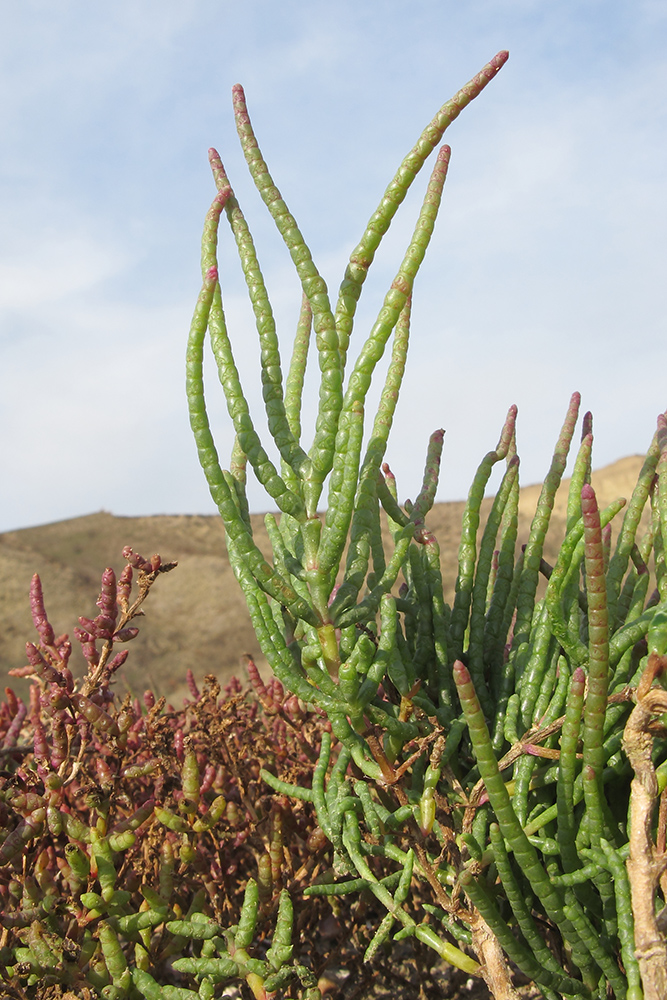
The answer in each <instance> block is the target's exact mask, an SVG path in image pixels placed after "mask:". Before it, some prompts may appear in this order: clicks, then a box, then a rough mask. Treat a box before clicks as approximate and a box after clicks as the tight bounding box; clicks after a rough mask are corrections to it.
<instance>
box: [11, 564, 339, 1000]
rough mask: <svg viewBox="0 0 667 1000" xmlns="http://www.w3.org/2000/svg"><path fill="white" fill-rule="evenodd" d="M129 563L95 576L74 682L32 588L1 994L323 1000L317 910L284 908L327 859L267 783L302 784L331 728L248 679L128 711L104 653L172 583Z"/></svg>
mask: <svg viewBox="0 0 667 1000" xmlns="http://www.w3.org/2000/svg"><path fill="white" fill-rule="evenodd" d="M123 554H124V556H125V557H126V559H127V560H128V562H127V564H126V566H125V569H124V570H123V572H122V573H121V574H120V576H119V577H118V578H116V575H115V574H114V572H113V570H112V569H110V568H109V569H106V570H105V571H104V573H103V575H102V582H101V593H100V596H99V600H98V602H97V603H98V608H99V612H100V613H99V614H98V615H97V616H96V617H95V618H94V619H89V618H84V617H82V618H80V619H79V620H80V623H81V627H80V628H78V629H77V630H76V638H77V639H78V642H79V645H80V648H81V650H82V652H83V656H84V658H85V661H86V664H87V670H86V672H85V673H84V675H83V676H82V677H81V678H79V679H78V680H75V679H74V676H73V673H72V670H71V669H70V666H69V663H70V657H71V654H72V644H71V643H70V641H69V638H68V637H67V636H66V635H59V636H58V635H56V633H55V630H54V628H53V627H52V625H51V623H50V621H49V618H48V616H47V613H46V610H45V607H44V599H43V595H42V588H41V584H40V580H39V577H38V576H35V577H34V578H33V583H32V588H31V608H32V615H33V620H34V624H35V627H36V629H37V632H38V638H39V641H38V642H37V643H27V646H26V651H27V658H28V661H29V662H28V664H27V665H26V667H23V668H18V669H16V670H13V671H12V673H13V674H14V675H19V676H23V677H30V678H31V680H32V684H31V688H30V698H29V702H28V704H26V703H25V702H24V701H23V700H22V699H21V698H20V697H18V696H17V695H16V694H15V693H14V692H13V691H12V689H11V688H7V689H6V692H5V694H6V697H5V700H4V701H3V702H2V703H1V704H0V748H1V749H0V755H1V756H0V767H1V770H0V821H1V823H2V834H1V835H0V906H1V909H2V928H3V931H2V939H1V941H0V971H1V972H2V980H3V983H4V990H5V993H6V995H8V996H12V997H16V998H21V1000H23V998H25V997H34V996H38V997H40V998H47V997H49V998H50V997H54V998H55V997H59V996H60V995H61V993H60V989H61V988H62V989H69V990H75V991H77V992H76V993H75V994H74V995H75V996H86V995H91V993H90V991H94V993H95V994H99V995H101V996H103V997H106V998H109V1000H111V998H115V997H126V996H131V997H141V996H143V997H145V998H146V1000H153V998H161V997H164V998H165V1000H186V998H194V997H198V998H206V997H208V998H211V997H213V996H215V995H219V986H220V985H222V984H225V983H228V982H230V981H232V982H233V981H235V980H239V981H241V982H245V983H246V984H247V985H248V987H249V989H250V990H251V991H252V994H253V995H254V996H255V997H257V998H260V1000H262V998H264V997H266V996H267V995H268V994H269V993H273V992H275V990H277V989H278V988H279V987H281V986H285V985H286V984H288V983H290V982H292V981H294V982H295V983H296V984H299V983H301V986H302V994H301V995H302V996H303V997H307V998H310V1000H312V998H315V997H319V996H320V993H319V990H318V989H317V987H316V984H317V979H318V977H319V973H320V972H321V971H323V969H324V968H325V966H326V964H327V956H326V955H322V954H321V952H320V951H319V950H318V948H317V947H315V941H316V940H317V939H316V935H315V934H314V933H313V927H317V926H319V925H321V924H322V919H323V916H322V910H323V909H326V910H327V911H328V912H329V913H330V912H331V910H330V908H329V907H328V906H326V904H325V903H324V902H323V901H322V900H320V899H313V900H312V901H310V902H309V903H307V904H306V905H304V906H301V907H300V908H299V912H298V915H297V920H296V921H294V915H293V904H292V899H293V898H294V897H296V896H299V897H301V896H302V891H303V889H304V888H305V886H306V885H308V884H310V880H311V879H312V878H314V877H317V874H318V871H319V870H320V869H321V868H323V866H324V860H325V859H324V853H323V847H324V844H325V842H324V841H323V840H322V837H321V834H320V833H319V830H318V828H317V824H316V821H315V817H314V813H313V811H312V809H309V808H308V807H304V806H301V805H299V804H296V806H295V805H293V804H290V803H288V802H287V801H286V800H285V799H282V798H279V797H275V796H273V795H267V788H266V786H265V785H264V783H263V782H262V779H261V777H260V770H261V768H262V767H263V766H264V767H267V766H268V767H270V768H271V769H272V771H273V772H275V773H276V774H279V775H281V776H282V777H283V779H285V780H288V781H297V782H307V781H308V780H309V774H310V771H311V770H312V766H313V761H314V760H315V759H316V758H317V753H318V750H319V744H320V741H321V733H322V732H323V731H324V730H325V729H326V728H327V723H326V720H324V719H323V717H322V715H321V714H320V713H319V712H317V711H313V710H309V709H307V708H306V707H305V706H303V705H302V704H301V703H300V702H299V701H298V699H297V698H295V697H294V696H293V695H290V694H289V692H287V693H286V692H285V691H284V690H283V688H282V685H281V684H280V682H279V681H277V680H273V681H272V682H271V683H270V684H269V685H264V684H263V682H262V680H261V678H260V676H259V673H258V671H257V668H256V667H255V665H254V663H253V662H252V661H249V663H248V674H249V677H250V679H251V682H252V685H251V688H250V691H252V696H251V695H250V694H249V691H248V690H244V689H243V688H242V687H241V685H240V683H239V682H238V681H237V680H236V679H233V680H232V681H231V682H230V684H229V685H228V686H227V688H226V689H225V691H224V693H223V692H221V691H220V686H219V684H218V682H217V681H216V679H215V677H213V676H209V677H207V678H206V681H205V684H204V687H203V689H202V690H201V691H200V690H199V689H198V687H197V685H196V683H195V680H194V677H193V675H192V672H191V671H188V685H189V688H190V692H191V700H187V701H186V702H185V704H184V706H183V707H182V708H181V709H179V710H175V709H174V708H173V707H172V706H170V705H165V699H164V698H161V699H159V700H156V698H155V696H154V695H153V694H152V692H150V691H146V692H145V693H144V695H143V698H142V699H139V698H137V697H132V695H131V694H129V693H128V694H127V696H126V697H125V698H124V699H123V700H122V702H121V701H120V700H119V698H118V697H117V696H116V695H115V694H114V690H113V687H112V684H113V681H114V680H116V678H117V676H118V675H117V671H118V668H119V667H120V666H121V665H122V663H123V662H124V660H125V659H126V655H127V650H123V651H122V652H120V653H115V654H114V646H115V644H116V643H122V642H127V641H129V640H130V639H133V638H134V637H135V636H136V635H137V632H138V629H137V627H136V625H134V624H132V625H130V624H128V623H129V622H133V621H134V620H135V619H136V618H137V616H138V615H141V614H142V613H143V612H142V610H141V606H142V604H143V602H144V600H145V598H146V597H147V595H148V593H149V591H150V588H151V586H152V585H153V583H154V582H155V580H156V579H157V577H158V576H159V575H160V574H161V573H163V572H166V571H168V570H170V569H172V567H173V566H174V565H175V564H173V563H167V564H163V563H162V562H161V560H160V558H159V556H154V557H153V559H152V560H145V559H143V558H142V557H141V556H139V555H137V554H136V553H134V552H132V550H131V549H130V548H126V549H125V550H124V553H123ZM133 576H134V577H135V580H134V583H135V584H136V590H137V593H136V597H135V599H134V600H132V586H133ZM324 867H326V866H324ZM325 916H326V914H325ZM293 934H295V935H299V936H300V938H302V939H303V941H304V942H305V943H304V944H303V946H298V945H297V947H296V948H294V949H293V944H292V938H293ZM304 963H305V964H304ZM316 972H317V975H316ZM86 991H88V993H86ZM70 995H71V994H70Z"/></svg>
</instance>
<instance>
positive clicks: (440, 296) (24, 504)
mask: <svg viewBox="0 0 667 1000" xmlns="http://www.w3.org/2000/svg"><path fill="white" fill-rule="evenodd" d="M406 11H407V8H406V5H405V4H404V3H402V2H395V0H375V2H368V0H356V2H351V0H342V2H340V0H332V2H331V3H327V4H313V3H312V2H311V3H306V2H303V0H291V2H290V0H287V2H283V3H281V4H280V5H277V4H273V3H268V2H253V0H246V2H245V3H244V4H243V5H239V4H232V3H228V2H225V0H189V2H188V0H177V2H176V0H159V2H153V0H139V2H137V0H115V2H114V3H113V4H104V5H102V4H94V3H93V4H91V3H83V2H79V0H71V2H68V0H59V3H57V4H53V3H52V2H50V0H6V2H5V3H4V4H2V5H0V54H1V59H0V65H1V68H0V88H1V90H2V100H1V101H0V125H1V132H2V136H3V140H2V152H0V220H1V226H0V228H1V231H2V239H1V240H0V381H1V383H2V384H1V385H0V407H1V409H2V414H1V419H2V434H1V435H0V439H1V440H0V461H1V462H2V469H3V479H2V483H1V484H0V530H8V529H13V528H19V527H26V526H29V525H33V524H39V523H45V522H48V521H54V520H59V519H62V518H68V517H74V516H77V515H79V514H85V513H89V512H92V511H95V510H99V509H105V510H109V511H111V512H112V513H114V514H123V515H139V514H158V513H207V512H213V509H214V508H213V505H212V502H211V500H210V498H209V496H208V492H207V488H206V485H205V482H204V479H203V476H202V474H201V472H200V471H199V466H198V464H197V459H196V455H195V451H194V445H193V443H192V440H191V435H190V430H189V426H188V420H187V413H186V407H185V397H184V388H183V383H184V372H183V369H184V364H183V361H184V350H185V341H186V336H187V329H188V326H189V321H190V316H191V313H192V308H193V305H194V302H195V299H196V296H197V292H198V287H199V260H198V254H199V237H200V232H201V225H202V221H203V218H204V215H205V213H206V210H207V208H208V205H209V203H210V200H211V197H212V193H213V184H212V180H211V178H210V174H209V171H208V165H207V158H206V152H207V149H208V147H209V146H211V145H214V146H216V147H217V148H218V149H219V150H220V153H221V155H222V158H223V161H224V163H225V165H226V167H227V170H228V173H229V175H230V178H231V180H232V183H233V185H234V187H235V190H236V193H237V195H238V197H239V200H240V202H241V205H242V207H243V209H244V212H245V214H246V217H247V218H248V220H249V223H250V225H251V228H252V230H253V233H254V236H255V241H256V244H257V248H258V252H259V255H260V260H261V263H262V266H263V269H264V272H265V277H266V280H267V284H268V287H269V291H270V294H271V297H272V300H273V304H274V307H275V311H276V315H277V319H278V323H279V329H280V330H281V339H282V343H283V344H284V345H285V348H284V350H285V352H286V351H287V345H288V344H289V342H290V339H291V335H292V330H293V326H294V323H295V320H296V314H297V311H298V303H299V297H300V292H299V288H298V284H297V282H296V279H295V276H294V275H293V272H292V267H291V263H290V261H289V258H288V256H287V253H286V251H285V250H284V248H283V247H282V244H281V242H280V239H279V237H278V236H277V235H276V233H275V231H274V229H273V224H272V223H271V220H270V219H269V218H268V216H267V215H266V211H265V209H264V207H263V205H262V204H261V202H260V200H259V197H258V196H257V194H256V193H255V191H254V189H253V187H252V183H251V182H250V180H249V178H248V177H247V174H246V170H245V166H244V164H243V160H242V157H241V154H240V151H239V148H238V142H237V139H236V134H235V130H234V124H233V118H232V113H231V97H230V90H231V86H232V84H234V83H236V82H241V83H243V84H244V86H245V89H246V95H247V99H248V104H249V109H250V113H251V116H252V120H253V124H254V127H255V129H256V132H257V134H258V138H259V142H260V145H261V147H262V150H263V153H264V155H265V157H266V159H267V161H268V163H269V166H270V168H271V171H272V173H273V176H274V179H275V180H276V183H277V184H278V186H279V187H280V189H281V191H282V193H283V196H284V198H285V200H286V201H287V203H288V205H289V207H290V209H291V210H292V212H293V213H294V215H295V216H296V218H297V220H298V221H299V224H300V226H301V229H302V232H303V233H304V236H305V238H306V240H307V241H308V242H309V244H310V247H311V250H312V252H313V255H314V257H315V260H316V262H317V264H318V266H319V269H320V271H321V272H322V274H323V275H324V277H325V279H326V280H327V283H328V285H329V289H330V291H331V292H332V294H334V295H335V292H336V289H337V286H338V283H339V281H340V278H341V276H342V273H343V269H344V266H345V262H346V260H347V257H348V255H349V253H350V251H351V250H352V248H353V247H354V245H355V244H356V242H357V240H358V238H359V236H360V235H361V233H362V231H363V228H364V225H365V222H366V220H367V218H368V216H369V215H370V214H371V212H372V211H373V209H374V208H375V206H376V204H377V202H378V200H379V198H380V196H381V194H382V192H383V190H384V187H385V186H386V184H387V182H388V181H389V180H390V178H391V177H392V176H393V173H394V171H395V169H396V167H397V166H398V164H399V162H400V160H401V159H402V157H403V155H404V154H405V153H406V152H407V151H408V150H409V149H410V147H411V146H412V144H413V143H414V141H415V139H416V138H417V136H418V135H419V133H420V131H421V129H422V128H423V127H424V125H425V124H426V123H427V122H428V121H429V120H430V119H431V117H432V116H433V114H434V113H435V111H436V110H437V109H438V108H439V107H440V105H441V104H442V103H443V102H444V101H445V100H446V99H448V98H449V97H450V96H451V95H452V94H453V93H454V92H455V91H456V90H457V89H458V88H459V87H460V86H461V85H462V84H463V83H465V82H466V81H467V80H468V79H469V78H470V77H471V76H473V75H474V73H476V72H477V71H478V70H479V69H480V68H481V67H482V66H483V65H484V63H485V62H487V61H488V59H489V58H490V57H491V56H493V55H494V54H495V52H497V51H498V50H499V49H502V48H508V49H509V50H510V60H509V62H508V63H507V65H506V66H505V67H504V69H503V70H502V71H501V73H500V74H499V75H498V76H497V78H496V79H495V80H494V81H492V83H491V84H490V85H489V86H488V88H487V89H486V90H485V91H484V92H483V93H482V95H481V96H480V97H479V98H478V99H477V100H476V101H475V102H474V103H473V104H472V105H471V106H469V107H468V108H467V109H466V110H465V111H464V113H463V114H462V115H461V117H460V118H459V119H458V120H457V121H456V122H455V123H454V125H453V126H452V127H451V129H450V130H448V132H447V134H446V140H447V141H448V142H449V143H450V145H451V146H452V161H451V166H450V172H449V177H448V181H447V184H446V187H445V195H444V199H443V205H442V209H441V213H440V218H439V221H438V225H437V227H436V231H435V234H434V237H433V240H432V243H431V247H430V249H429V254H428V256H427V260H426V262H425V264H424V266H423V268H422V271H421V272H420V274H419V276H418V278H417V282H416V286H415V293H414V307H413V324H412V344H411V355H410V357H409V361H408V372H407V375H406V381H405V385H404V390H403V395H402V398H401V401H400V404H399V409H398V412H397V417H396V423H395V427H394V431H393V432H392V438H391V441H390V447H389V452H388V460H389V462H390V464H391V465H392V468H393V469H394V470H395V472H396V474H397V478H398V481H399V492H400V495H401V497H402V498H405V497H406V496H410V495H414V494H415V493H416V492H417V490H418V486H419V482H420V480H421V471H422V463H423V455H424V451H425V447H426V441H427V438H428V435H429V433H430V432H431V431H432V430H434V429H435V428H437V427H444V428H445V430H446V436H445V451H444V456H443V467H442V480H441V488H440V492H439V499H443V500H444V499H458V498H461V497H463V496H465V494H466V492H467V488H468V485H469V482H470V480H471V478H472V475H473V473H474V470H475V467H476V465H477V463H478V461H479V460H480V459H481V458H482V456H483V455H484V453H485V452H486V451H488V450H489V449H490V448H492V447H493V446H494V445H495V443H496V440H497V435H498V431H499V428H500V426H501V424H502V420H503V417H504V414H505V412H506V410H507V408H508V406H509V404H510V403H517V404H518V406H519V423H518V445H519V453H520V455H521V457H522V471H521V477H522V481H523V482H524V483H529V482H535V481H538V480H540V479H541V478H542V477H543V475H544V473H545V472H546V469H547V467H548V464H549V460H550V455H551V449H552V446H553V442H554V440H555V437H556V436H557V433H558V429H559V427H560V424H561V421H562V416H563V414H564V412H565V409H566V406H567V402H568V399H569V396H570V393H571V392H572V391H573V390H575V389H578V390H580V391H581V393H582V396H583V404H584V408H585V409H591V410H592V411H593V414H594V418H595V425H594V426H595V431H596V444H595V450H594V455H595V463H596V465H597V466H601V465H604V464H607V463H608V462H612V461H614V460H615V459H617V458H620V457H622V456H624V455H627V454H631V453H635V452H641V451H643V450H645V448H646V446H647V445H648V443H649V441H650V438H651V436H652V434H653V430H654V427H655V418H656V415H657V413H658V412H659V411H661V410H664V409H665V407H666V406H667V385H666V380H665V371H666V370H667V337H666V336H665V315H667V308H666V307H667V302H666V299H667V292H666V289H667V282H666V281H665V279H664V257H665V251H664V245H665V237H664V234H665V231H667V225H666V223H667V218H666V216H667V184H666V183H665V181H666V178H665V173H666V169H667V167H666V164H667V130H666V128H665V124H666V107H665V101H666V98H665V94H667V62H666V61H665V56H664V52H665V42H666V41H667V10H666V8H665V6H664V4H662V3H659V2H641V0H633V2H614V0H604V2H603V0H600V2H597V0H590V2H568V0H562V2H559V3H557V4H554V3H552V2H548V0H515V2H510V0H487V2H484V0H479V2H477V0H471V2H469V3H460V2H459V3H456V4H454V3H450V2H448V0H438V2H435V0H424V2H422V0H413V2H412V3H411V5H410V7H409V13H407V12H406ZM427 174H428V169H426V170H425V171H424V172H423V176H422V175H420V177H419V178H418V180H417V182H416V183H415V185H414V188H415V190H414V192H413V194H412V195H411V196H410V197H409V198H408V200H407V201H406V203H405V204H404V206H403V209H402V211H401V213H400V214H399V215H398V216H397V218H396V220H395V222H394V224H393V226H392V229H391V230H390V232H389V234H388V236H387V239H386V241H385V243H384V244H383V246H382V249H381V252H380V254H379V255H378V258H377V260H376V263H375V265H374V271H375V274H374V275H373V274H372V276H371V277H370V278H369V281H368V282H367V285H366V287H365V289H364V294H363V296H362V302H361V304H360V309H359V313H358V320H357V339H356V341H355V342H354V343H355V344H356V346H357V347H358V346H359V344H360V343H361V337H362V335H363V334H364V333H365V331H366V330H367V329H368V328H369V326H370V324H371V323H372V321H373V319H374V317H375V313H376V311H377V309H378V308H379V305H380V304H381V300H382V296H383V294H384V291H385V290H386V288H387V287H388V285H389V283H390V282H391V279H392V277H393V274H394V272H395V269H396V267H397V265H398V263H399V261H400V259H401V256H402V253H403V250H404V247H405V245H406V243H407V240H408V239H409V235H410V232H411V229H412V225H413V223H414V220H415V217H416V212H417V210H418V205H419V203H420V202H421V198H422V196H423V191H424V187H425V183H426V180H427ZM221 244H222V246H221V276H222V286H223V295H224V299H225V306H226V311H227V315H228V320H229V326H230V333H231V336H232V340H233V343H234V345H235V348H236V351H237V357H238V362H239V367H240V368H241V371H242V375H243V378H244V381H245V383H246V387H247V394H248V396H249V398H250V399H251V403H252V406H253V412H254V415H255V416H256V418H257V424H258V425H259V426H261V423H262V421H261V414H260V407H261V401H260V396H259V379H258V373H257V338H256V334H255V331H254V325H253V321H252V314H251V311H250V308H249V306H248V304H247V302H246V299H245V293H244V286H243V281H242V278H241V275H240V272H239V268H238V264H237V262H236V261H235V258H234V252H233V245H232V242H231V237H230V234H229V233H228V232H225V233H224V237H223V239H222V241H221ZM352 351H353V353H354V345H353V349H352ZM314 392H315V387H314V386H312V387H311V389H310V391H309V399H312V398H313V395H314ZM208 395H209V398H210V400H211V409H212V413H213V420H214V426H215V430H216V434H217V438H218V443H219V450H220V453H221V455H222V456H223V458H225V457H226V456H227V455H228V454H229V450H230V447H231V434H230V431H229V425H228V421H227V419H226V414H225V410H224V405H223V403H222V400H221V398H220V393H219V391H218V389H217V387H216V385H215V382H214V380H213V379H211V380H210V388H209V393H208ZM310 413H311V417H312V409H311V411H310ZM305 426H306V428H309V427H310V423H309V421H308V419H307V417H306V420H305ZM306 435H307V437H306V440H307V441H308V442H309V440H310V437H309V430H306ZM250 498H251V504H252V506H253V508H254V509H255V510H262V509H265V508H266V507H267V502H266V501H265V499H264V497H263V495H262V493H261V490H260V489H259V488H257V487H256V486H252V487H251V490H250Z"/></svg>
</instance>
